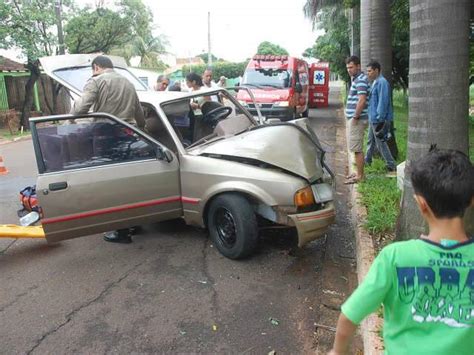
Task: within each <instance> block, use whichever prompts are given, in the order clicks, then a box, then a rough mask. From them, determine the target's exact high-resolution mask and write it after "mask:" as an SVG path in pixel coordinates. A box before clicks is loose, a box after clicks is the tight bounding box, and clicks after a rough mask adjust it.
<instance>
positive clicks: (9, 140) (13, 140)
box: [0, 134, 31, 145]
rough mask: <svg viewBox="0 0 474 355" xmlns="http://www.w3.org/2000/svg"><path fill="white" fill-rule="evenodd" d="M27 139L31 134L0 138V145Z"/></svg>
mask: <svg viewBox="0 0 474 355" xmlns="http://www.w3.org/2000/svg"><path fill="white" fill-rule="evenodd" d="M28 139H31V134H30V135H27V136H22V137H16V138H13V139H1V140H0V145H4V144H9V143H15V142H19V141H26V140H28Z"/></svg>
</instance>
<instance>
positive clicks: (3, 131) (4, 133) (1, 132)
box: [0, 128, 31, 140]
mask: <svg viewBox="0 0 474 355" xmlns="http://www.w3.org/2000/svg"><path fill="white" fill-rule="evenodd" d="M30 134H31V133H30V131H23V133H21V132H20V131H18V132H16V133H13V134H11V133H10V131H9V130H8V128H0V138H3V139H8V140H12V139H14V138H18V137H25V136H29V135H30Z"/></svg>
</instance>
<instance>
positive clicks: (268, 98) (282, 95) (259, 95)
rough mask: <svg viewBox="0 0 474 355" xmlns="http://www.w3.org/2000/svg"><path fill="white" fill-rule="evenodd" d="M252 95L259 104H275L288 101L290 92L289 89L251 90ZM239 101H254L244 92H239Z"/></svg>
mask: <svg viewBox="0 0 474 355" xmlns="http://www.w3.org/2000/svg"><path fill="white" fill-rule="evenodd" d="M250 90H252V94H253V96H254V98H255V101H257V102H265V103H269V102H275V101H287V100H288V97H289V96H290V91H289V89H273V88H267V89H256V88H251V89H250ZM238 99H239V100H243V101H249V102H250V101H252V99H251V98H250V95H249V94H248V93H247V92H245V91H242V93H241V92H240V91H239V94H238Z"/></svg>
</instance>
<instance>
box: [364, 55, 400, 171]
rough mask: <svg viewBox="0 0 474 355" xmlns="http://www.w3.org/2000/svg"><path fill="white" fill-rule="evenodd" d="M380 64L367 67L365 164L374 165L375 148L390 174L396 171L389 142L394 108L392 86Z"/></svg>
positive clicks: (371, 64) (373, 62) (374, 62)
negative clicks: (367, 107)
mask: <svg viewBox="0 0 474 355" xmlns="http://www.w3.org/2000/svg"><path fill="white" fill-rule="evenodd" d="M380 70H381V67H380V63H379V62H377V61H375V60H374V61H371V62H370V63H369V64H368V65H367V77H368V78H369V82H370V83H371V86H370V90H369V135H368V142H367V143H368V144H367V153H366V156H365V162H366V163H367V164H369V165H370V164H371V163H372V156H373V154H374V150H375V147H377V149H378V151H379V152H380V154H381V155H382V157H383V159H384V160H385V163H386V165H387V170H388V171H389V172H391V171H395V170H396V163H395V159H393V156H392V154H391V153H390V149H389V147H388V144H387V140H388V138H389V134H390V127H391V124H392V121H393V108H392V100H391V91H390V84H389V82H388V81H387V79H385V78H384V77H383V75H382V74H381V72H380Z"/></svg>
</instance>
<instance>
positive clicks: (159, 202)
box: [41, 196, 199, 224]
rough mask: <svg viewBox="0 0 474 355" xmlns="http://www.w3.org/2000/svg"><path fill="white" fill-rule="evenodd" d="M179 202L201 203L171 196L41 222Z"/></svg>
mask: <svg viewBox="0 0 474 355" xmlns="http://www.w3.org/2000/svg"><path fill="white" fill-rule="evenodd" d="M178 201H182V202H183V203H191V204H198V203H199V199H193V198H187V197H181V196H171V197H166V198H161V199H158V200H151V201H145V202H138V203H131V204H128V205H122V206H116V207H109V208H103V209H100V210H95V211H90V212H81V213H75V214H71V215H67V216H60V217H53V218H45V219H43V220H42V221H41V223H42V224H51V223H59V222H67V221H72V220H75V219H81V218H87V217H93V216H99V215H102V214H107V213H114V212H121V211H125V210H129V209H133V208H142V207H148V206H156V205H162V204H164V203H171V202H178Z"/></svg>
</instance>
